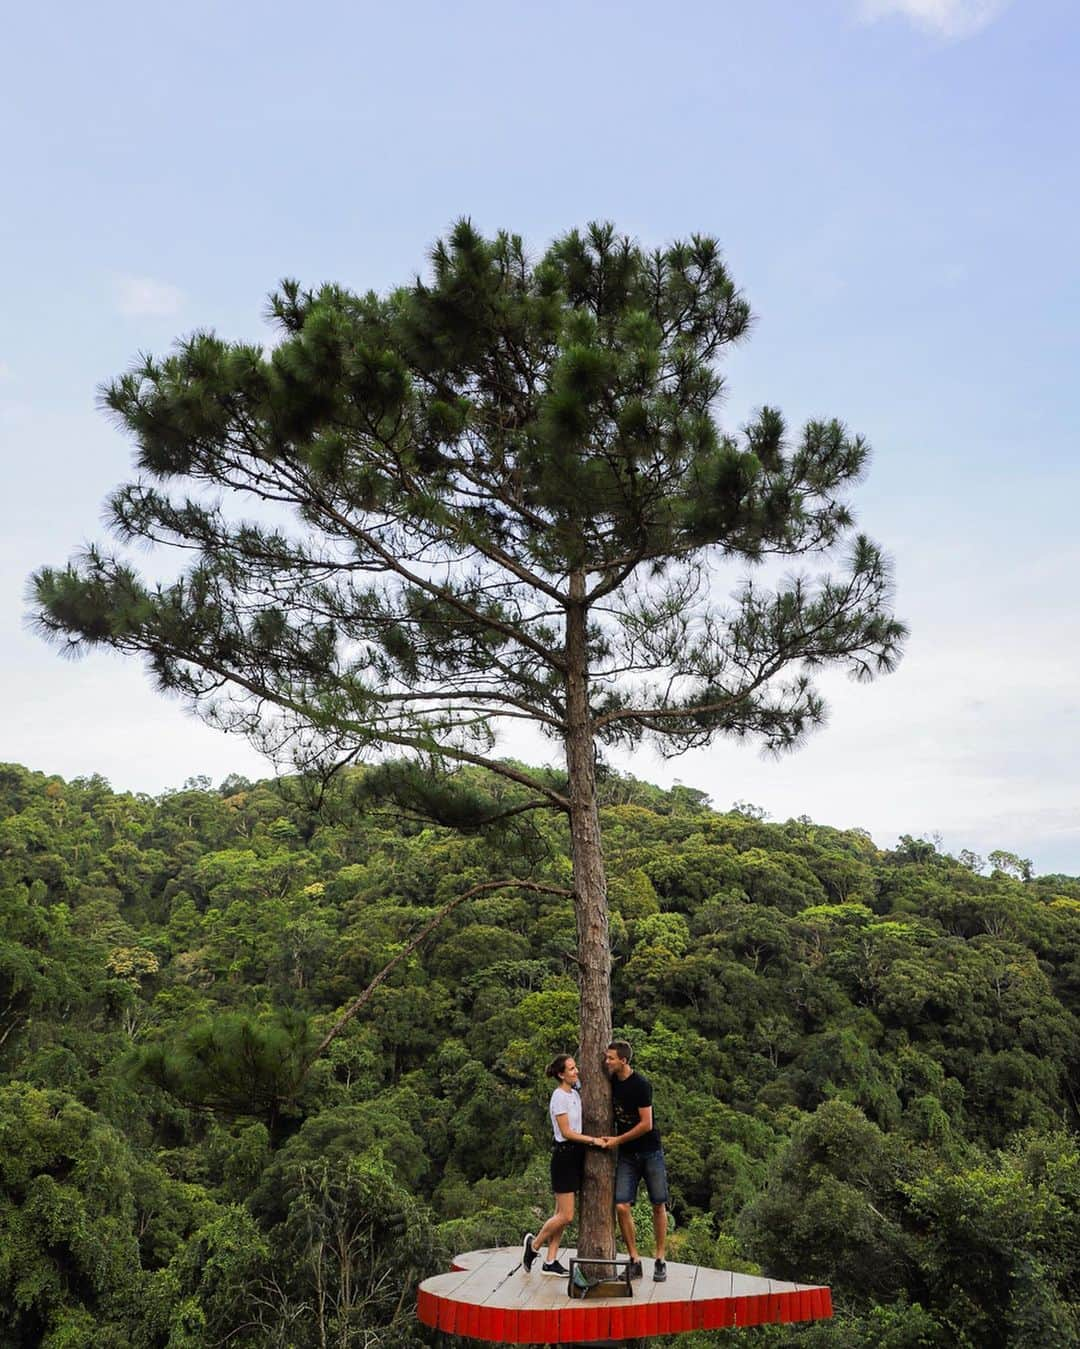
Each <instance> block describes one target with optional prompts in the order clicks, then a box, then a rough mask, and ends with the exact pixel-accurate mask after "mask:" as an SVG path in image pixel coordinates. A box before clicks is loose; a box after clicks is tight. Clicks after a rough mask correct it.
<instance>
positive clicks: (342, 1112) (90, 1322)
mask: <svg viewBox="0 0 1080 1349" xmlns="http://www.w3.org/2000/svg"><path fill="white" fill-rule="evenodd" d="M365 772H366V770H361V769H352V770H347V771H346V772H345V774H344V775H343V776H341V777H339V779H338V780H337V781H335V782H334V783H332V784H331V785H330V786H329V787H328V788H326V789H325V790H324V791H323V794H322V797H321V800H319V801H318V806H317V808H316V804H315V802H316V798H317V795H318V794H317V793H316V792H314V791H313V790H311V789H310V785H308V786H305V785H304V784H301V783H298V782H295V781H291V780H285V781H282V782H277V783H258V784H251V783H247V784H236V783H233V784H230V785H229V790H228V791H227V792H223V791H214V790H211V789H207V788H202V787H196V786H189V787H187V788H185V789H184V790H183V791H182V792H178V793H170V794H168V795H167V796H165V797H163V798H161V799H159V800H156V801H152V800H149V799H146V798H138V797H132V796H128V795H124V794H120V793H113V792H112V791H111V790H110V789H109V787H108V785H107V784H105V783H103V782H102V781H101V780H100V779H86V780H81V781H79V782H76V783H62V782H60V781H59V780H58V779H56V778H48V777H45V776H44V775H41V774H31V773H27V772H25V770H22V769H16V768H7V769H4V770H2V771H0V801H2V802H3V808H4V809H5V810H7V811H8V815H7V816H6V817H4V819H3V820H2V821H0V823H3V824H4V825H5V826H7V830H6V833H5V835H4V837H5V838H7V839H8V840H9V841H12V840H14V841H15V842H13V843H12V846H11V847H10V848H9V849H8V850H7V851H5V852H0V910H2V915H3V918H4V924H3V929H2V936H0V992H2V994H3V999H4V1002H0V1018H2V1017H4V1016H6V1018H7V1019H6V1020H5V1019H0V1040H2V1043H0V1194H2V1196H3V1197H2V1198H0V1342H3V1343H4V1344H8V1343H10V1344H12V1345H13V1346H21V1345H25V1346H27V1349H29V1346H31V1345H38V1344H57V1345H59V1344H65V1345H66V1344H78V1345H82V1344H90V1343H91V1342H93V1343H94V1344H95V1345H96V1344H99V1343H100V1344H101V1345H104V1346H110V1345H115V1346H116V1347H117V1349H120V1347H121V1346H129V1345H130V1346H135V1349H143V1346H147V1349H176V1347H177V1346H181V1345H183V1346H190V1349H203V1346H210V1345H214V1344H217V1343H220V1342H222V1341H227V1342H228V1343H237V1344H245V1343H246V1344H251V1345H253V1346H254V1345H261V1344H282V1345H285V1344H297V1345H306V1344H308V1343H311V1344H315V1343H318V1339H317V1338H316V1339H312V1338H311V1337H312V1336H317V1335H318V1334H319V1333H321V1332H320V1328H319V1326H318V1325H317V1324H316V1321H315V1320H313V1319H312V1315H311V1313H310V1311H309V1310H308V1309H310V1308H311V1307H312V1306H313V1305H314V1301H315V1294H316V1291H317V1287H318V1281H319V1280H320V1279H321V1280H322V1281H323V1284H322V1286H323V1287H324V1288H325V1289H326V1290H327V1295H328V1300H327V1303H326V1312H325V1318H324V1321H323V1324H322V1327H321V1330H322V1331H325V1333H326V1335H327V1337H328V1343H331V1344H333V1343H338V1342H340V1343H342V1344H348V1343H350V1339H349V1337H350V1336H351V1337H352V1340H351V1342H353V1343H361V1342H364V1338H365V1337H368V1339H371V1338H377V1339H378V1340H379V1342H380V1343H390V1344H392V1343H396V1342H398V1341H400V1342H401V1343H403V1344H407V1343H409V1342H410V1340H411V1339H415V1338H416V1337H417V1335H418V1331H417V1329H416V1326H415V1322H414V1320H413V1318H412V1299H413V1296H414V1292H415V1284H416V1281H417V1280H418V1279H419V1278H420V1277H421V1276H422V1274H423V1273H424V1272H425V1271H428V1270H435V1269H441V1268H445V1266H446V1261H447V1258H448V1255H449V1254H450V1253H452V1251H454V1250H460V1249H469V1248H473V1247H477V1246H484V1245H489V1244H495V1243H507V1244H509V1243H512V1242H516V1240H517V1239H518V1238H519V1237H520V1234H521V1232H522V1231H523V1230H527V1229H529V1228H533V1229H534V1230H535V1227H536V1225H537V1224H538V1223H539V1222H542V1221H543V1219H544V1218H545V1217H546V1216H547V1213H548V1211H549V1205H550V1195H549V1193H548V1179H547V1137H548V1135H547V1130H546V1100H547V1092H548V1086H547V1084H546V1083H545V1081H544V1079H543V1077H542V1072H543V1068H544V1065H545V1064H546V1063H547V1062H548V1060H549V1059H550V1058H551V1057H552V1055H553V1054H555V1053H556V1052H559V1051H563V1050H566V1051H569V1052H575V1050H576V1048H577V1033H578V1028H577V1022H578V993H577V989H576V985H575V980H574V977H573V961H572V954H573V943H574V934H573V914H572V912H571V909H570V905H569V903H568V902H567V901H566V900H565V899H563V898H561V897H559V896H556V895H542V894H533V893H527V892H498V893H492V894H488V895H481V896H478V897H477V898H476V899H475V900H473V901H471V902H470V903H469V904H467V905H465V906H463V907H462V908H460V909H458V910H455V911H454V912H453V913H452V914H451V915H450V916H449V918H448V919H447V920H446V923H445V925H444V927H443V929H441V931H440V935H439V937H438V939H435V940H433V941H432V943H431V944H430V945H429V946H425V947H421V948H419V949H418V950H417V951H416V952H415V953H414V954H413V955H412V956H411V957H410V958H409V959H408V960H407V961H404V962H402V964H401V965H400V966H398V967H397V968H396V969H395V971H394V973H393V974H392V975H391V977H390V978H389V979H388V980H387V981H386V984H385V985H384V986H383V987H382V988H380V990H379V996H377V997H376V998H373V999H372V1001H371V1003H370V1004H369V1006H368V1008H367V1009H365V1012H364V1013H363V1014H362V1015H361V1016H360V1017H358V1018H357V1019H356V1021H354V1022H352V1023H351V1024H350V1025H349V1027H348V1028H347V1030H346V1032H345V1033H344V1034H343V1035H341V1036H340V1037H339V1038H338V1040H336V1041H335V1042H334V1043H333V1045H332V1046H331V1051H330V1052H329V1053H328V1054H327V1055H326V1057H325V1058H324V1059H322V1060H320V1061H318V1062H317V1063H316V1065H315V1066H314V1067H313V1068H312V1069H311V1070H310V1072H309V1073H308V1075H307V1077H306V1078H305V1079H304V1081H303V1084H302V1086H301V1088H300V1089H299V1090H297V1089H296V1083H297V1082H298V1080H299V1077H300V1075H301V1073H302V1069H303V1067H304V1065H305V1064H306V1063H307V1062H308V1056H309V1054H310V1051H311V1046H312V1044H313V1043H314V1042H317V1040H318V1038H319V1037H321V1035H322V1034H324V1033H325V1031H326V1030H327V1029H328V1028H329V1026H330V1025H331V1024H332V1023H333V1022H334V1020H335V1019H336V1017H337V1016H338V1015H339V1014H340V1012H341V1011H342V1009H343V1007H344V1006H346V1005H347V1003H348V1002H349V1001H350V1000H351V999H352V998H353V997H355V996H356V994H357V992H358V991H359V990H360V989H361V988H363V987H364V986H365V984H366V983H367V982H368V980H370V978H371V977H372V976H373V975H374V974H375V973H376V972H377V971H378V970H380V969H381V968H383V966H384V965H385V964H386V963H387V961H388V960H389V959H390V957H391V956H392V955H393V954H394V953H395V952H397V951H399V950H401V948H402V947H403V945H404V944H405V943H406V942H408V941H409V939H410V937H411V936H413V935H414V934H415V933H416V932H417V930H418V929H419V928H420V927H421V926H422V925H423V923H424V922H426V921H427V920H428V919H429V918H430V916H431V915H432V914H433V913H434V912H436V911H437V909H438V907H439V906H440V905H441V904H443V903H445V902H446V901H447V900H448V899H449V898H450V897H452V896H453V895H455V894H457V893H460V892H461V891H462V890H464V889H466V888H468V886H470V885H471V884H474V883H475V882H476V881H477V880H478V879H480V878H482V877H484V876H487V875H490V874H491V873H492V871H493V870H494V869H495V868H496V867H497V866H498V865H499V860H500V855H499V846H500V845H499V844H498V842H497V841H495V840H494V839H493V837H492V835H491V834H490V833H489V832H488V831H487V830H480V831H477V832H475V833H473V834H471V835H468V836H464V837H463V836H462V835H461V833H460V831H458V830H456V829H455V830H454V832H448V831H447V830H444V829H440V828H430V827H425V826H421V825H420V824H419V823H417V822H416V821H414V820H411V819H407V818H404V817H403V816H402V814H401V813H400V811H399V810H398V809H397V808H396V807H395V809H394V810H392V811H388V810H387V809H386V808H385V798H379V799H378V800H375V799H374V798H373V797H371V796H370V794H368V793H366V792H365V791H363V790H361V789H360V788H361V786H362V782H363V778H364V774H365ZM468 786H469V784H468V783H465V784H463V787H465V788H468ZM604 791H605V793H607V795H608V797H609V799H610V803H609V804H608V805H606V806H605V807H604V816H605V828H606V830H607V833H606V840H607V841H606V848H607V863H608V867H609V871H610V874H611V876H612V877H613V878H620V879H621V881H622V882H623V887H622V889H621V890H620V891H619V894H618V899H617V905H618V908H619V910H620V912H619V913H618V915H617V916H616V928H617V933H618V936H617V944H616V955H617V959H616V963H615V966H614V971H613V984H614V990H615V1002H616V1008H617V1027H618V1030H619V1031H620V1033H622V1034H625V1035H626V1036H627V1038H629V1039H630V1040H631V1042H632V1043H633V1044H634V1045H635V1051H636V1060H637V1062H638V1064H639V1065H640V1067H641V1069H642V1071H643V1072H645V1073H646V1074H647V1075H648V1076H649V1077H650V1078H651V1079H652V1080H653V1082H654V1083H655V1087H656V1109H657V1119H658V1121H659V1123H660V1127H661V1129H662V1131H663V1136H664V1145H665V1149H666V1151H667V1156H668V1164H669V1172H670V1179H671V1186H672V1198H673V1217H674V1226H673V1231H672V1234H671V1251H670V1253H671V1256H672V1258H673V1259H686V1260H692V1261H694V1262H696V1263H706V1264H716V1265H720V1266H723V1267H726V1268H734V1269H744V1270H763V1271H764V1272H766V1273H769V1274H773V1275H776V1276H777V1277H781V1278H784V1277H790V1278H796V1279H799V1280H816V1279H823V1280H826V1281H829V1282H830V1283H831V1285H832V1288H833V1293H834V1299H835V1301H836V1306H837V1317H836V1319H835V1321H833V1322H832V1323H830V1324H828V1325H823V1326H820V1327H813V1326H805V1327H797V1326H793V1327H775V1328H761V1329H760V1330H758V1331H753V1332H747V1334H748V1337H751V1338H753V1339H754V1340H756V1341H757V1342H760V1343H761V1344H763V1345H778V1346H779V1345H785V1346H787V1345H791V1346H794V1347H796V1349H797V1347H798V1346H818V1345H820V1346H822V1347H824V1346H825V1345H829V1346H831V1345H834V1344H836V1345H840V1346H851V1347H852V1349H871V1346H874V1347H875V1349H876V1346H879V1345H885V1346H893V1347H894V1349H914V1347H915V1346H933V1347H934V1349H938V1346H940V1349H946V1347H947V1346H952V1345H959V1346H971V1347H972V1349H974V1346H979V1349H984V1347H985V1349H996V1347H997V1346H1023V1349H1035V1347H1036V1346H1039V1349H1042V1346H1045V1345H1057V1344H1061V1345H1070V1344H1078V1343H1080V1332H1078V1328H1077V1318H1078V1307H1077V1301H1076V1295H1075V1289H1076V1288H1077V1287H1078V1286H1080V1269H1078V1263H1080V1228H1078V1227H1077V1214H1078V1213H1080V1163H1078V1145H1077V1133H1076V1126H1077V1117H1076V1106H1075V1101H1074V1092H1075V1087H1074V1083H1075V1080H1076V1077H1077V1069H1078V1067H1080V1051H1078V1043H1080V1034H1078V1025H1077V1014H1076V1008H1077V1005H1078V1003H1077V998H1078V997H1080V884H1078V883H1076V882H1074V881H1072V880H1070V879H1069V878H1067V877H1052V878H1040V877H1032V878H1031V879H1030V880H1024V879H1023V877H1022V876H1021V875H1010V874H1007V872H1006V871H1005V869H1004V868H1003V867H1001V866H998V867H997V868H996V871H995V872H993V873H991V872H990V871H989V870H988V869H986V868H984V869H983V871H982V872H979V871H977V870H975V869H973V868H972V866H971V865H969V864H965V863H963V862H954V861H953V860H952V859H950V858H948V857H946V856H944V855H943V854H941V853H940V852H938V851H936V850H935V849H933V848H932V847H930V852H929V853H927V852H926V851H925V850H923V849H921V848H912V847H909V846H907V845H905V847H904V848H902V849H901V850H898V851H897V852H893V853H888V854H883V853H880V852H878V850H877V849H875V848H874V846H873V845H872V844H871V843H870V842H869V841H868V840H867V838H866V836H865V835H863V834H861V833H859V832H858V831H841V830H835V829H828V828H825V827H824V826H817V825H813V824H811V823H810V822H808V821H805V820H803V821H789V822H786V823H770V822H768V821H766V820H764V819H762V818H760V817H759V814H758V813H753V812H748V810H747V809H746V808H745V807H742V808H740V809H739V810H738V811H736V812H732V813H728V814H716V813H714V812H711V811H709V810H708V809H706V808H704V806H703V804H702V803H701V802H700V801H697V800H688V799H687V798H686V796H685V794H683V793H681V792H680V791H679V790H678V789H677V790H676V791H673V792H670V793H665V792H663V791H661V790H660V789H659V788H653V787H649V786H648V784H642V783H640V782H637V781H636V780H634V779H623V778H621V777H619V776H618V775H614V774H611V773H610V772H609V773H608V774H607V775H606V777H605V781H604ZM536 829H537V839H538V841H539V845H540V847H539V851H538V854H537V856H538V857H539V858H540V859H541V860H540V861H539V862H538V863H537V872H536V874H537V875H538V876H539V877H542V878H545V879H548V880H550V881H551V882H552V883H554V884H565V882H566V878H567V865H568V864H567V862H566V858H565V849H566V844H567V840H566V833H565V830H564V828H563V826H562V825H561V823H559V821H558V820H557V819H555V818H545V819H543V820H542V821H541V822H540V823H539V824H538V825H537V827H536ZM120 843H123V844H124V849H123V850H122V851H119V852H118V851H116V849H117V845H118V844H120ZM928 846H929V845H928ZM133 853H134V854H137V855H133ZM42 859H52V860H50V861H48V864H47V866H42ZM845 878H846V879H845ZM1074 892H1075V893H1074ZM5 981H6V982H5ZM5 1004H6V1005H7V1007H8V1011H7V1013H4V1012H3V1006H4V1005H5ZM584 1067H585V1066H583V1071H584ZM593 1071H596V1070H595V1068H594V1070H593ZM384 1219H385V1220H384ZM647 1227H648V1222H647V1216H646V1214H645V1213H644V1212H643V1213H642V1228H643V1235H644V1234H646V1233H647ZM343 1235H348V1236H350V1238H351V1239H354V1240H355V1242H356V1250H357V1252H358V1253H360V1252H362V1259H363V1261H364V1262H365V1263H364V1267H363V1269H360V1267H359V1265H357V1278H356V1280H355V1281H354V1283H351V1284H350V1285H349V1286H350V1288H353V1287H354V1286H355V1294H354V1293H353V1292H349V1293H348V1295H345V1294H343V1293H342V1291H341V1287H340V1285H339V1284H338V1283H337V1282H335V1280H337V1279H338V1277H339V1271H335V1270H331V1268H330V1264H329V1262H328V1260H327V1258H326V1253H327V1251H328V1249H330V1247H332V1246H333V1244H334V1242H335V1241H338V1240H339V1239H341V1238H342V1237H343ZM570 1240H573V1234H571V1237H570ZM360 1259H361V1256H360V1255H359V1254H358V1256H357V1260H358V1261H359V1260H360ZM369 1265H370V1269H371V1270H373V1271H376V1274H375V1275H374V1276H373V1277H374V1279H375V1283H373V1282H372V1280H371V1278H369V1274H368V1272H366V1271H368V1268H369ZM349 1278H350V1279H351V1278H352V1275H351V1274H350V1275H349ZM380 1281H381V1282H380ZM376 1283H377V1286H376ZM335 1337H336V1338H335ZM679 1343H680V1344H683V1343H685V1345H686V1346H687V1349H690V1347H691V1345H692V1339H691V1338H690V1337H687V1338H686V1339H685V1341H684V1340H683V1339H680V1341H679Z"/></svg>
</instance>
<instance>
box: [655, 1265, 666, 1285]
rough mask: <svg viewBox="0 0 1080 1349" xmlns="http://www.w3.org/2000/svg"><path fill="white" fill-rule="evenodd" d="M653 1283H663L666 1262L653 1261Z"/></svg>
mask: <svg viewBox="0 0 1080 1349" xmlns="http://www.w3.org/2000/svg"><path fill="white" fill-rule="evenodd" d="M652 1276H653V1283H663V1282H664V1280H665V1279H666V1278H667V1261H666V1260H654V1261H653V1267H652Z"/></svg>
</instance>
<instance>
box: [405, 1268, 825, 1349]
mask: <svg viewBox="0 0 1080 1349" xmlns="http://www.w3.org/2000/svg"><path fill="white" fill-rule="evenodd" d="M454 1268H455V1269H460V1268H461V1266H459V1265H457V1264H455V1266H454ZM567 1301H568V1305H567V1306H566V1307H561V1308H556V1309H543V1310H540V1309H535V1310H534V1309H529V1308H520V1309H519V1308H511V1307H483V1306H479V1305H477V1304H475V1303H469V1302H459V1301H455V1299H453V1298H449V1297H440V1296H439V1295H438V1294H437V1293H430V1292H428V1291H427V1290H426V1289H424V1288H421V1289H420V1291H419V1293H418V1296H417V1304H416V1314H417V1317H418V1319H419V1320H420V1321H422V1322H423V1323H424V1325H426V1326H431V1327H432V1328H433V1329H436V1330H441V1331H444V1332H446V1333H447V1334H451V1335H463V1336H465V1337H467V1338H469V1339H474V1340H489V1341H494V1342H497V1343H501V1344H561V1343H566V1342H572V1341H579V1342H582V1341H588V1340H607V1339H629V1338H646V1337H649V1336H652V1335H676V1334H678V1333H680V1332H681V1331H685V1330H722V1329H728V1328H734V1327H739V1326H761V1325H775V1324H789V1323H791V1322H793V1321H818V1320H827V1319H828V1318H829V1317H831V1316H832V1295H831V1293H830V1291H829V1289H828V1288H825V1287H818V1288H800V1289H798V1290H796V1291H794V1292H787V1293H761V1294H756V1295H754V1296H750V1297H720V1298H703V1299H701V1300H700V1301H696V1302H695V1301H672V1302H645V1303H639V1304H637V1305H636V1306H635V1305H634V1304H633V1303H632V1302H628V1303H626V1304H625V1305H618V1306H597V1307H590V1306H587V1305H583V1304H580V1303H579V1304H578V1305H576V1306H575V1305H571V1304H570V1303H569V1299H568V1300H567Z"/></svg>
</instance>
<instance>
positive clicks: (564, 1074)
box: [521, 1054, 602, 1274]
mask: <svg viewBox="0 0 1080 1349" xmlns="http://www.w3.org/2000/svg"><path fill="white" fill-rule="evenodd" d="M547 1076H548V1077H553V1078H555V1082H556V1085H555V1090H554V1091H553V1092H552V1093H551V1101H550V1102H549V1104H548V1113H549V1115H550V1116H551V1128H552V1132H553V1133H554V1135H555V1147H554V1150H553V1151H552V1154H551V1188H552V1189H553V1190H554V1191H555V1212H554V1213H553V1214H552V1215H551V1217H550V1218H549V1219H548V1220H547V1222H546V1223H545V1224H544V1225H543V1227H541V1229H540V1231H539V1232H537V1233H536V1235H535V1236H534V1235H533V1233H532V1232H527V1233H526V1235H525V1240H524V1241H523V1242H522V1252H521V1263H522V1264H523V1265H524V1267H525V1273H526V1274H528V1273H529V1272H530V1270H531V1269H532V1267H533V1262H534V1261H535V1259H536V1257H537V1256H538V1255H539V1254H540V1251H541V1248H542V1247H543V1246H544V1244H545V1242H546V1243H547V1259H546V1260H545V1261H544V1263H543V1264H542V1265H541V1269H542V1270H543V1272H544V1273H545V1274H565V1273H566V1269H565V1267H564V1266H563V1265H562V1264H561V1263H560V1261H559V1242H560V1241H561V1240H562V1234H563V1233H564V1232H565V1231H566V1229H567V1228H568V1227H569V1226H570V1224H571V1223H572V1222H573V1221H574V1195H575V1194H576V1193H577V1192H578V1190H580V1189H581V1178H582V1175H583V1173H584V1170H585V1146H586V1144H595V1145H599V1146H602V1143H601V1140H600V1139H598V1138H589V1137H588V1136H587V1135H585V1134H583V1133H582V1132H581V1096H580V1094H579V1093H578V1092H577V1091H576V1090H575V1088H576V1086H577V1080H578V1069H577V1064H576V1063H575V1062H574V1060H573V1058H572V1057H571V1056H570V1055H569V1054H559V1055H557V1056H556V1057H555V1058H554V1059H552V1061H551V1062H550V1063H549V1064H548V1066H547Z"/></svg>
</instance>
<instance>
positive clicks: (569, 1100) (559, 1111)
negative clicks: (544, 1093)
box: [548, 1087, 581, 1143]
mask: <svg viewBox="0 0 1080 1349" xmlns="http://www.w3.org/2000/svg"><path fill="white" fill-rule="evenodd" d="M548 1114H549V1115H550V1116H551V1128H552V1130H553V1132H554V1134H555V1142H556V1143H565V1142H566V1141H567V1140H566V1139H565V1138H564V1137H563V1136H562V1130H561V1129H560V1128H559V1124H558V1121H557V1119H556V1116H557V1115H565V1116H566V1122H567V1124H569V1126H570V1129H571V1131H572V1132H573V1133H576V1134H579V1133H581V1093H580V1092H579V1091H573V1090H571V1091H567V1089H566V1088H565V1087H556V1088H555V1090H554V1091H553V1092H552V1093H551V1102H550V1104H549V1105H548Z"/></svg>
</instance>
